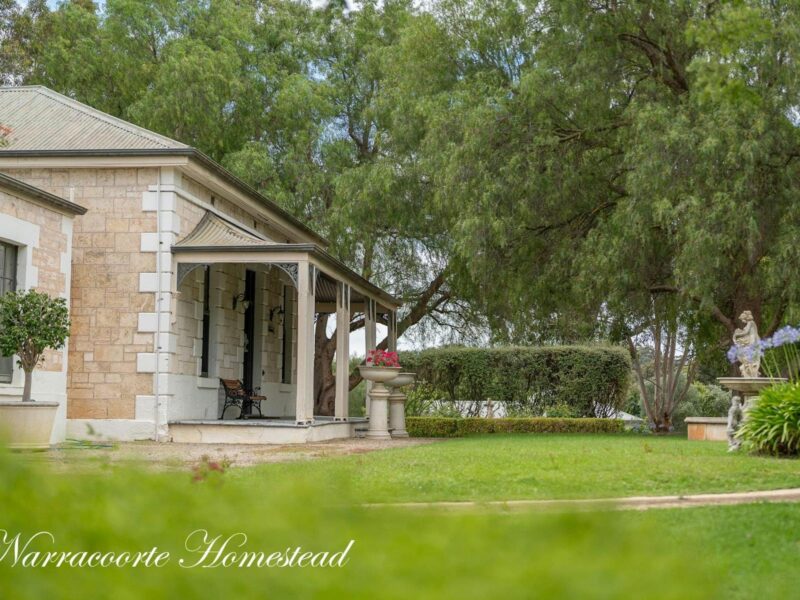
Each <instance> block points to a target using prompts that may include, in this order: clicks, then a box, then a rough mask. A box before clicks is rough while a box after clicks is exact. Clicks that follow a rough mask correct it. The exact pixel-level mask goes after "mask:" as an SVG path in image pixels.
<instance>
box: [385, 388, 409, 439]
mask: <svg viewBox="0 0 800 600" xmlns="http://www.w3.org/2000/svg"><path fill="white" fill-rule="evenodd" d="M389 429H391V431H392V437H393V438H404V437H408V432H407V431H406V395H405V394H404V393H403V392H401V391H400V390H399V389H394V390H392V393H391V394H390V395H389Z"/></svg>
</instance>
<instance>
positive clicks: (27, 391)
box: [22, 370, 33, 402]
mask: <svg viewBox="0 0 800 600" xmlns="http://www.w3.org/2000/svg"><path fill="white" fill-rule="evenodd" d="M24 372H25V387H24V388H22V401H23V402H30V401H31V383H32V382H33V371H32V370H31V371H24Z"/></svg>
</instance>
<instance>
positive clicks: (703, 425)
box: [684, 417, 728, 442]
mask: <svg viewBox="0 0 800 600" xmlns="http://www.w3.org/2000/svg"><path fill="white" fill-rule="evenodd" d="M684 423H686V425H687V428H688V431H689V440H690V441H701V442H724V441H726V440H727V439H728V419H727V418H726V417H686V419H684Z"/></svg>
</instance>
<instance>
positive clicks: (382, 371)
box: [358, 365, 400, 384]
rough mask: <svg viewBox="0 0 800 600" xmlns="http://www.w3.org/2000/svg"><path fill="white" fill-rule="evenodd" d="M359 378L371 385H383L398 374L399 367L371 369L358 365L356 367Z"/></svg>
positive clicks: (371, 367)
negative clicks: (359, 374) (369, 382)
mask: <svg viewBox="0 0 800 600" xmlns="http://www.w3.org/2000/svg"><path fill="white" fill-rule="evenodd" d="M358 370H359V372H360V373H361V377H363V378H364V379H366V380H367V381H371V382H372V383H377V384H384V383H386V382H388V381H391V380H392V379H394V378H395V377H397V376H398V375H399V374H400V367H373V366H369V365H360V366H359V367H358Z"/></svg>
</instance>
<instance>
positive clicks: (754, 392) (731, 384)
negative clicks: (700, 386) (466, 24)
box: [717, 377, 787, 451]
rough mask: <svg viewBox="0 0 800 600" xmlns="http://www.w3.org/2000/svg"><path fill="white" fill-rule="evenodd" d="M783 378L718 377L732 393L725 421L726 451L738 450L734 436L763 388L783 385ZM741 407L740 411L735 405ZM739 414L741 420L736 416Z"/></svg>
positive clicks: (738, 442)
mask: <svg viewBox="0 0 800 600" xmlns="http://www.w3.org/2000/svg"><path fill="white" fill-rule="evenodd" d="M786 381H787V380H786V379H785V378H783V377H718V378H717V382H718V383H719V384H720V385H721V386H723V387H726V388H728V389H729V390H731V391H732V393H733V397H732V399H731V410H730V412H729V413H728V419H727V428H726V433H727V438H728V450H731V451H733V450H738V449H739V445H740V444H741V441H740V440H739V438H738V437H737V436H736V432H737V431H738V430H739V427H740V425H741V423H743V422H744V421H745V420H746V419H747V413H748V411H749V410H750V408H751V407H752V406H753V403H754V402H755V401H756V398H758V394H759V392H761V390H763V389H764V388H767V387H769V386H771V385H775V384H778V383H785V382H786ZM737 403H739V404H740V405H741V410H740V409H739V408H737V407H736V404H737ZM737 414H741V419H739V418H738V417H737V416H736V415H737Z"/></svg>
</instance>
